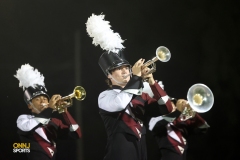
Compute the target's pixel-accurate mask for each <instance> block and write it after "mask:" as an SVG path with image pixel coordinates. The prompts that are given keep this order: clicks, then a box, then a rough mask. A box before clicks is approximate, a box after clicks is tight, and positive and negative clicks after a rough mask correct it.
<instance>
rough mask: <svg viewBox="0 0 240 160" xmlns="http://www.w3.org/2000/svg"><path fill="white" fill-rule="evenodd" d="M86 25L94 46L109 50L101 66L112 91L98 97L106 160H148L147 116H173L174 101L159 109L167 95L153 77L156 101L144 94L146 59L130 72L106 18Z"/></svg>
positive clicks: (92, 18)
mask: <svg viewBox="0 0 240 160" xmlns="http://www.w3.org/2000/svg"><path fill="white" fill-rule="evenodd" d="M86 25H87V32H88V34H89V36H90V37H92V38H93V44H95V45H100V46H101V48H102V49H104V50H106V52H104V53H103V54H102V55H101V57H100V58H99V62H98V63H99V65H100V67H101V69H102V71H103V72H104V74H105V75H106V77H107V78H108V79H107V81H108V84H109V87H110V88H109V89H108V90H105V91H103V92H101V93H100V95H99V97H98V105H99V113H100V115H101V118H102V120H103V122H104V125H105V129H106V132H107V136H108V139H107V146H106V154H105V157H104V160H146V159H147V149H146V142H145V133H146V129H145V126H144V125H143V121H144V116H145V115H152V116H154V115H163V114H167V113H169V112H171V111H172V105H171V101H170V100H169V99H165V103H164V104H163V105H161V106H160V107H159V103H158V99H161V97H164V96H165V95H166V93H165V92H164V91H163V90H162V88H161V87H160V86H159V85H158V83H156V82H155V81H154V78H153V76H152V74H149V75H147V76H148V82H149V84H150V86H151V88H152V90H153V92H154V95H155V96H156V99H153V98H151V97H149V95H148V94H146V93H143V92H142V88H143V78H146V77H145V76H144V73H146V72H147V71H148V69H147V68H146V69H145V70H144V71H143V70H142V65H143V63H144V59H139V60H138V61H137V62H136V63H135V64H134V65H133V66H132V68H131V65H130V64H129V62H128V61H127V60H126V59H125V58H123V51H122V49H123V48H124V47H123V46H122V44H121V43H122V42H123V41H122V40H121V38H120V36H119V34H117V33H113V31H112V30H111V29H110V25H109V22H108V21H105V20H104V15H99V16H97V15H94V14H93V15H92V16H91V17H90V18H88V21H87V23H86ZM131 73H132V74H131Z"/></svg>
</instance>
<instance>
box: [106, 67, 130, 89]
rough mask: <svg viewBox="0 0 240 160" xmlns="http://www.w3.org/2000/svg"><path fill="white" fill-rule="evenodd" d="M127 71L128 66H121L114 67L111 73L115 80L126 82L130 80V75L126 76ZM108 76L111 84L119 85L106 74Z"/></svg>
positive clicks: (128, 71) (128, 69)
mask: <svg viewBox="0 0 240 160" xmlns="http://www.w3.org/2000/svg"><path fill="white" fill-rule="evenodd" d="M129 73H130V68H129V66H121V67H118V68H116V69H114V70H113V71H112V73H111V75H112V77H113V78H114V79H115V80H116V81H118V82H120V83H125V84H126V83H127V82H128V81H129V80H130V76H127V75H128V74H129ZM125 76H126V77H125ZM108 78H110V79H111V81H112V84H113V85H119V84H118V83H117V82H115V81H114V80H112V78H111V77H110V76H108Z"/></svg>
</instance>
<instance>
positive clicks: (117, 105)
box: [98, 90, 133, 112]
mask: <svg viewBox="0 0 240 160" xmlns="http://www.w3.org/2000/svg"><path fill="white" fill-rule="evenodd" d="M132 97H133V94H131V93H127V92H124V91H122V92H117V91H115V90H107V91H103V92H102V93H100V95H99V97H98V105H99V108H101V109H103V110H105V111H108V112H117V111H121V110H123V109H125V108H126V107H127V105H128V104H129V102H130V101H131V100H132Z"/></svg>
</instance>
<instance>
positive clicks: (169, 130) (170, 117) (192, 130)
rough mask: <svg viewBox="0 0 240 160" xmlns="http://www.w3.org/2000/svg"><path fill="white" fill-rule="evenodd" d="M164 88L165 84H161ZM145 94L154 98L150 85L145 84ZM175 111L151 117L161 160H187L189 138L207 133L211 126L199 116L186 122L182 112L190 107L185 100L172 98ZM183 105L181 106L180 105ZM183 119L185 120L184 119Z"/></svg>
mask: <svg viewBox="0 0 240 160" xmlns="http://www.w3.org/2000/svg"><path fill="white" fill-rule="evenodd" d="M161 86H162V88H163V84H162V83H161ZM143 92H145V93H148V94H149V95H150V96H151V97H154V95H153V93H152V92H151V89H150V87H149V84H147V83H146V82H144V90H143ZM171 101H172V106H173V111H172V113H169V114H166V115H163V116H157V117H151V118H150V120H149V121H147V123H148V129H149V130H150V131H151V132H152V134H153V136H154V138H155V140H156V142H157V144H158V147H159V150H160V153H161V158H159V159H161V160H186V153H187V149H188V143H187V138H188V137H189V136H190V135H192V134H202V133H206V131H207V129H208V128H209V125H208V124H207V122H206V121H205V120H204V119H203V118H202V117H201V116H200V115H199V114H198V113H195V116H193V117H192V118H189V119H186V120H184V116H183V117H181V115H182V112H183V111H184V110H185V107H186V109H189V108H190V105H189V104H188V103H187V101H186V100H184V99H178V100H176V99H175V98H171ZM180 104H181V105H180ZM182 118H183V119H182Z"/></svg>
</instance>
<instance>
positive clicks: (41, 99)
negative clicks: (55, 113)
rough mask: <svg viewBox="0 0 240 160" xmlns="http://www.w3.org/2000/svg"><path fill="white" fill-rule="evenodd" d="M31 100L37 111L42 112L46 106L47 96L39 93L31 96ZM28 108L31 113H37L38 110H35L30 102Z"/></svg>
mask: <svg viewBox="0 0 240 160" xmlns="http://www.w3.org/2000/svg"><path fill="white" fill-rule="evenodd" d="M31 102H32V104H33V105H34V107H35V108H36V109H37V110H38V111H39V112H42V111H43V110H44V109H46V107H47V104H48V98H47V97H46V96H44V95H40V96H37V97H35V98H33V99H32V101H31ZM28 108H29V109H30V110H31V111H32V113H37V114H38V111H36V110H35V109H34V108H33V106H31V105H30V104H29V105H28Z"/></svg>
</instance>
